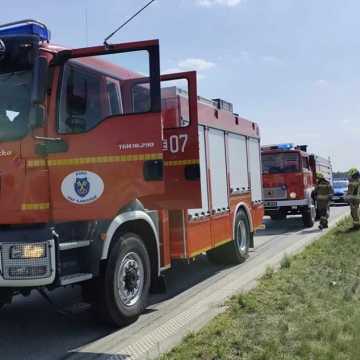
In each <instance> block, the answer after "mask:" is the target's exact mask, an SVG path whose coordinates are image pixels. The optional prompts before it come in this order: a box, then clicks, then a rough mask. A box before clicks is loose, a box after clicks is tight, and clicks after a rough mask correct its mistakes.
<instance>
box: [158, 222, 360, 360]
mask: <svg viewBox="0 0 360 360" xmlns="http://www.w3.org/2000/svg"><path fill="white" fill-rule="evenodd" d="M350 226H351V225H350V220H344V221H342V222H341V223H340V224H339V225H338V226H337V227H336V228H335V229H333V230H331V231H330V232H329V233H328V234H326V235H325V236H323V237H322V238H321V239H320V240H318V241H317V242H315V243H313V244H312V245H310V246H309V247H307V248H306V249H305V250H304V251H303V252H302V253H300V254H298V255H296V256H293V257H288V256H287V257H286V259H283V261H282V263H281V267H280V270H279V271H277V272H273V271H272V270H271V269H268V270H267V271H266V274H265V275H264V277H263V278H262V279H261V280H260V281H259V284H258V286H257V287H256V288H255V289H254V290H252V291H250V292H249V293H247V294H240V295H237V296H234V297H233V298H232V299H231V300H229V305H230V306H229V309H228V310H227V311H226V312H225V313H223V314H221V315H219V316H217V317H216V318H215V319H214V320H212V321H211V322H210V323H209V324H208V325H207V326H206V327H205V328H203V329H202V330H201V331H200V332H199V333H196V334H191V335H189V336H187V337H186V339H185V340H184V341H183V343H182V344H180V345H179V346H178V347H176V348H175V349H174V350H173V351H171V352H170V353H168V354H165V355H163V356H162V357H161V359H162V360H174V359H181V360H191V359H203V360H220V359H246V360H280V359H281V360H296V359H307V360H308V359H309V360H311V359H314V360H342V359H351V360H354V359H360V232H359V231H354V232H353V231H350Z"/></svg>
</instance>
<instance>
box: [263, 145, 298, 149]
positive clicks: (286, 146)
mask: <svg viewBox="0 0 360 360" xmlns="http://www.w3.org/2000/svg"><path fill="white" fill-rule="evenodd" d="M293 148H294V144H292V143H285V144H276V145H265V146H263V147H262V149H263V150H291V149H293Z"/></svg>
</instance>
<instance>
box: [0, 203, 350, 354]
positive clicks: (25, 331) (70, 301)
mask: <svg viewBox="0 0 360 360" xmlns="http://www.w3.org/2000/svg"><path fill="white" fill-rule="evenodd" d="M348 212H349V209H348V207H342V206H336V207H333V208H332V210H331V220H332V221H333V220H335V219H337V218H338V217H340V216H342V215H343V214H345V213H348ZM265 224H266V230H263V231H260V232H259V233H258V234H257V236H256V238H255V245H256V248H255V249H254V250H253V251H252V252H251V254H250V259H249V260H248V261H247V262H246V263H244V264H242V265H239V266H236V267H232V268H229V267H220V266H214V265H212V264H210V263H208V261H207V259H206V257H199V258H198V259H197V260H196V261H195V262H192V263H191V264H182V263H178V264H175V265H174V267H173V268H172V269H171V270H169V271H168V272H167V274H166V276H167V283H168V291H167V293H166V294H163V295H156V296H152V298H151V305H150V306H149V308H148V310H147V311H146V313H145V314H144V315H142V316H141V317H140V319H139V320H138V321H137V322H136V323H135V324H133V325H131V326H129V327H127V328H124V329H121V330H117V329H113V328H110V327H107V326H104V325H101V324H99V323H97V322H96V321H95V319H94V318H93V315H92V313H91V311H90V310H89V309H88V307H87V306H85V305H84V304H81V303H80V301H81V298H80V292H79V289H78V287H74V288H68V289H58V290H56V291H53V292H51V293H50V294H49V295H50V297H51V299H53V301H54V302H55V303H56V304H57V306H56V307H55V306H52V305H50V304H48V303H47V302H46V301H45V300H44V299H43V298H42V297H41V296H40V295H39V294H38V293H35V292H33V293H32V295H31V296H29V297H26V298H24V297H22V296H18V297H16V298H15V300H14V302H13V303H12V304H11V305H10V306H6V307H4V308H3V309H2V310H1V311H0V359H1V360H8V359H10V360H12V359H14V360H45V359H51V360H55V359H66V358H69V357H70V358H72V357H73V354H75V358H76V356H77V355H78V354H82V357H81V359H94V358H98V355H97V351H94V349H96V348H97V347H99V348H101V349H106V351H105V350H104V351H99V352H100V353H101V354H102V355H101V356H99V357H100V358H101V359H106V360H110V359H111V360H115V359H123V358H125V357H122V356H118V355H114V354H115V352H114V353H112V352H111V349H113V348H116V346H117V344H121V343H123V344H124V346H128V344H131V341H133V339H134V338H139V337H140V336H141V335H140V334H141V333H144V334H145V333H146V332H148V328H151V327H154V329H157V328H159V325H156V322H159V323H161V324H166V323H167V322H168V323H169V321H171V317H172V316H175V314H177V315H176V316H180V315H181V314H182V315H181V316H183V317H182V318H180V317H179V318H178V321H177V322H178V323H180V322H181V321H184V324H185V322H186V321H187V319H185V318H184V316H185V315H186V316H188V317H189V316H192V315H191V314H190V313H186V314H185V315H184V312H183V313H180V312H176V311H177V310H178V309H179V308H180V307H181V305H182V304H184V303H185V302H186V301H188V299H189V298H193V299H194V301H195V299H196V298H200V297H201V296H202V297H204V296H210V295H206V291H211V292H213V290H210V289H212V288H211V287H214V286H216V284H217V282H218V283H219V284H220V283H221V281H222V282H224V281H226V282H228V283H229V284H230V283H231V276H234V274H235V275H236V272H238V273H242V272H245V271H246V272H249V273H251V272H254V271H260V270H258V269H259V266H260V265H261V264H263V265H264V263H265V260H266V256H267V254H270V251H271V253H274V252H279V253H280V250H281V249H286V247H289V246H290V245H291V244H294V243H295V242H296V241H298V239H299V238H302V237H309V239H310V237H314V236H313V235H312V234H314V235H318V233H319V231H318V230H317V229H316V228H315V227H314V228H312V229H305V230H303V226H302V221H301V218H299V217H291V218H289V219H287V220H286V221H277V222H272V221H270V220H268V219H266V220H265ZM260 255H262V257H261V256H260ZM259 274H260V273H259ZM255 275H256V274H255V273H254V276H255ZM229 281H230V282H229ZM244 284H245V283H244ZM230 287H231V286H230V285H229V289H227V290H229V294H231V291H234V289H233V287H231V288H230ZM242 289H246V286H245V285H244V286H243V287H242ZM221 291H222V292H224V290H223V289H222V290H221ZM202 294H203V295H202ZM225 295H226V294H225ZM225 295H224V296H225ZM214 299H215V298H214ZM214 301H217V300H214ZM198 302H199V301H198V300H197V302H196V303H198ZM179 311H180V310H179ZM194 311H196V309H195V308H194ZM220 311H221V309H220V308H217V307H214V314H216V313H217V312H220ZM172 314H174V315H172ZM205 317H206V316H205V315H204V316H203V321H202V322H201V321H199V326H200V325H201V324H202V323H203V322H205V320H204V319H205ZM184 319H185V320H184ZM169 326H170V325H169ZM169 326H168V327H167V328H166V329H165V328H164V329H163V331H165V330H166V331H168V332H171V331H175V330H174V329H175V328H174V327H173V328H171V326H170V327H169ZM164 336H165V335H164ZM78 349H80V350H81V351H80V350H78ZM84 354H87V355H84Z"/></svg>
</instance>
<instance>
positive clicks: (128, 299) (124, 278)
mask: <svg viewBox="0 0 360 360" xmlns="http://www.w3.org/2000/svg"><path fill="white" fill-rule="evenodd" d="M150 279H151V266H150V259H149V255H148V252H147V250H146V247H145V245H144V243H143V241H142V240H141V238H140V237H139V236H138V235H136V234H133V233H126V234H124V235H122V236H121V237H120V239H119V240H118V241H117V243H116V244H115V246H114V247H113V248H112V250H111V252H110V257H109V260H108V264H107V266H106V270H105V275H104V278H103V287H104V293H103V296H102V307H101V309H100V310H101V315H102V318H104V319H105V320H108V321H110V322H111V323H113V324H115V325H117V326H124V325H127V324H129V323H131V322H133V321H135V320H136V319H137V318H138V317H139V315H140V314H141V313H142V312H143V311H144V309H145V307H146V305H147V301H148V296H149V288H150V281H151V280H150Z"/></svg>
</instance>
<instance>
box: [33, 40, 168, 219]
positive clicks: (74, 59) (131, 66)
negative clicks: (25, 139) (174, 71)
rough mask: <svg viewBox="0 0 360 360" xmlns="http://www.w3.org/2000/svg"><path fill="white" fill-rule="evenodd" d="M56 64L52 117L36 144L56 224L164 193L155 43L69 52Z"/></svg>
mask: <svg viewBox="0 0 360 360" xmlns="http://www.w3.org/2000/svg"><path fill="white" fill-rule="evenodd" d="M52 64H53V65H54V76H53V85H52V91H53V93H52V98H51V105H50V107H51V112H50V113H51V115H50V118H49V125H48V128H47V133H46V137H44V138H43V139H42V142H40V143H39V145H38V146H39V147H40V148H42V149H43V152H44V156H46V163H47V166H48V170H49V177H50V196H51V211H52V218H53V220H54V221H69V220H72V221H76V220H93V219H109V218H113V217H114V216H115V215H116V214H117V213H118V212H119V210H120V209H121V208H123V207H124V206H126V205H127V204H129V203H130V202H131V201H133V200H135V199H139V198H141V197H143V196H149V195H154V194H161V193H163V192H164V181H163V152H162V123H161V101H160V71H159V45H158V41H144V42H137V43H127V44H119V45H110V46H109V47H105V46H99V47H92V48H83V49H75V50H65V51H62V52H60V53H59V54H58V55H57V56H56V57H55V58H54V60H53V63H52ZM139 78H141V79H143V81H142V83H141V84H138V81H137V79H139Z"/></svg>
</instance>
